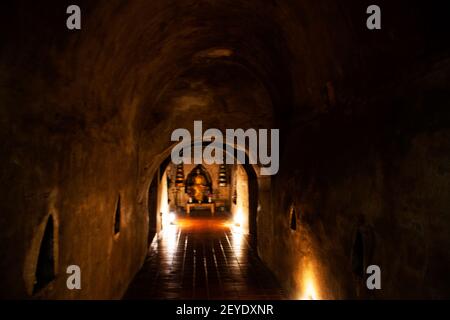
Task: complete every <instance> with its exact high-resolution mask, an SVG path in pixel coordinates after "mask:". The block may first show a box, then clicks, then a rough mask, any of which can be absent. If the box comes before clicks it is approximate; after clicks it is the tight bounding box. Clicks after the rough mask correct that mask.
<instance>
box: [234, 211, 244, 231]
mask: <svg viewBox="0 0 450 320" xmlns="http://www.w3.org/2000/svg"><path fill="white" fill-rule="evenodd" d="M233 220H234V224H235V225H236V226H238V227H241V226H242V223H243V222H244V214H243V213H242V209H241V208H239V209H237V210H236V213H235V214H234V217H233Z"/></svg>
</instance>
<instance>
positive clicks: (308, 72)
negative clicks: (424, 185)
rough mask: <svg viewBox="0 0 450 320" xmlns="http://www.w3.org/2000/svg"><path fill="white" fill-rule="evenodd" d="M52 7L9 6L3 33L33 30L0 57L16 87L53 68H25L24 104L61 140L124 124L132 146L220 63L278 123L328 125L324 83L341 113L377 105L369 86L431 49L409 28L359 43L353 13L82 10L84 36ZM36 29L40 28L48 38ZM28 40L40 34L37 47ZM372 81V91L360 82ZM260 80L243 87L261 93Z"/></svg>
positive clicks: (291, 4) (256, 7)
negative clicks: (234, 71)
mask: <svg viewBox="0 0 450 320" xmlns="http://www.w3.org/2000/svg"><path fill="white" fill-rule="evenodd" d="M54 2H55V4H54V5H53V6H52V8H51V10H48V9H47V8H41V7H40V6H39V5H37V4H36V5H31V6H32V8H31V9H33V10H31V9H30V8H28V7H29V6H30V4H29V3H26V1H18V2H17V3H16V4H14V5H12V4H10V6H13V9H12V10H10V11H9V13H10V16H9V17H7V18H5V19H4V20H3V21H2V23H5V24H11V25H13V26H14V25H17V24H18V22H17V21H16V20H15V18H14V16H15V15H16V16H18V15H20V16H22V15H24V12H25V19H21V20H20V21H24V20H25V21H26V22H25V23H26V25H27V28H24V27H23V26H22V25H21V26H20V27H18V29H19V32H20V34H21V37H19V38H20V39H21V41H20V42H17V41H16V40H15V39H14V38H12V36H11V37H9V38H8V37H7V39H9V41H10V42H11V46H10V47H9V48H8V50H5V52H3V53H2V55H3V56H4V57H5V58H6V61H8V60H9V61H8V63H9V65H10V68H11V70H9V74H10V75H11V77H12V78H13V79H14V80H18V81H19V82H20V81H21V80H20V79H15V78H14V77H16V76H15V74H16V72H15V71H19V72H17V74H20V73H21V72H22V69H20V68H21V67H20V66H22V65H23V64H24V63H25V64H26V65H28V64H30V62H32V61H33V59H35V58H38V59H39V60H41V61H48V62H49V63H48V64H39V65H33V64H32V63H31V65H30V66H29V67H28V68H29V69H30V71H33V72H31V77H32V78H31V79H30V82H31V83H32V84H33V85H34V88H35V89H31V88H32V87H33V86H32V85H31V84H30V85H26V84H24V85H23V86H24V87H25V88H24V90H25V91H27V90H28V91H30V92H25V93H26V94H27V96H31V97H32V96H37V95H41V94H42V92H47V96H48V98H47V99H39V102H33V99H30V100H31V104H33V107H31V108H29V109H28V110H26V111H25V110H24V112H27V113H28V114H29V117H31V118H33V117H34V116H36V117H38V115H39V113H41V112H46V113H47V116H46V119H44V121H42V120H41V121H39V122H40V123H41V125H43V126H46V127H47V128H49V130H53V131H56V132H58V130H61V131H63V132H62V133H63V134H69V133H68V132H67V131H68V130H67V129H65V127H66V123H67V122H70V128H71V130H70V131H71V132H77V131H84V132H86V131H89V130H91V129H90V128H95V129H92V130H96V129H97V128H98V127H101V128H102V129H103V130H105V131H106V133H105V135H107V134H108V132H109V131H108V130H110V131H111V130H113V129H112V127H113V126H114V124H113V125H109V124H110V123H112V122H114V121H116V122H121V123H123V124H126V125H125V126H124V127H126V128H128V129H129V130H131V131H132V132H129V134H130V135H133V136H139V135H141V130H142V129H144V128H146V127H148V125H149V124H151V123H152V122H158V121H159V120H160V119H159V118H158V116H161V115H163V114H167V113H169V112H171V109H170V107H169V106H170V105H171V104H161V103H159V102H160V101H170V100H171V98H172V100H174V99H175V97H176V96H178V95H179V94H180V90H171V89H170V88H176V87H177V84H180V85H181V84H183V83H184V82H186V81H189V77H191V78H192V80H196V81H203V82H205V83H208V82H211V81H213V80H214V77H216V76H217V73H218V70H217V69H216V68H215V66H219V69H220V66H222V67H223V65H224V63H233V64H237V65H240V66H241V67H242V68H244V69H246V70H248V72H249V73H251V74H252V75H253V77H254V78H256V80H257V82H259V83H261V84H262V85H263V86H264V89H265V91H267V94H268V95H269V96H270V100H271V102H272V104H273V106H272V107H273V110H276V112H275V113H274V114H273V118H274V119H275V120H279V119H282V118H283V119H286V118H289V117H286V115H290V114H291V112H297V113H299V114H304V115H305V119H309V118H310V117H311V116H312V115H315V114H321V113H323V111H324V101H323V99H324V98H323V91H324V88H326V86H327V83H328V84H331V85H332V86H333V88H336V91H335V94H336V99H337V100H339V101H342V102H343V104H345V105H346V104H348V103H349V101H357V102H358V103H359V102H361V101H360V100H361V96H364V95H365V94H367V93H369V92H370V94H373V92H374V90H373V87H372V85H375V87H377V86H380V83H381V84H383V85H384V84H386V78H389V79H393V78H394V77H393V76H392V74H393V73H394V71H395V70H398V69H399V68H402V67H403V68H405V67H407V66H408V65H409V64H410V62H411V60H412V58H413V57H415V56H416V55H417V53H418V52H419V49H418V48H420V47H421V46H422V45H423V44H424V43H423V39H422V38H420V37H419V38H417V39H416V38H415V39H412V37H411V34H410V33H413V32H410V33H409V31H411V30H414V29H417V28H418V27H420V26H418V25H417V23H416V24H409V25H408V26H407V29H408V30H405V26H403V24H399V23H392V24H391V30H392V32H391V34H390V36H389V37H391V38H392V39H391V38H389V37H388V36H386V35H385V34H383V35H381V36H379V35H370V34H364V35H362V34H360V33H358V32H357V30H360V29H361V28H360V27H359V25H358V24H357V23H360V21H361V12H363V13H364V12H365V8H364V5H363V4H361V3H360V2H358V1H352V5H350V4H349V5H348V6H342V5H339V4H337V3H335V2H333V1H324V2H323V3H322V2H321V3H316V2H314V1H306V0H305V1H288V0H286V1H269V0H265V1H250V0H244V1H239V2H236V1H231V0H222V1H207V0H204V1H190V0H186V1H178V2H172V1H166V0H159V1H158V0H155V1H132V2H127V3H124V2H122V1H118V0H115V1H96V2H95V3H94V2H92V1H80V2H79V5H80V6H81V7H83V30H82V32H78V33H67V30H64V28H61V27H60V23H61V17H60V12H61V11H62V12H65V9H66V8H65V5H64V4H61V3H58V2H57V1H54ZM404 3H408V4H409V2H407V1H399V3H398V4H395V5H392V8H390V12H391V14H390V16H393V15H396V16H397V17H398V18H399V20H402V21H411V20H412V19H413V18H415V16H416V15H417V14H418V12H420V8H418V9H417V8H416V9H415V10H413V9H411V10H409V11H406V12H404V11H402V8H403V4H404ZM24 8H28V9H29V10H24ZM358 10H360V12H359V11H358ZM31 11H32V12H35V16H33V15H31V16H30V13H29V12H31ZM14 12H15V15H14ZM37 17H42V20H45V22H44V23H43V26H41V27H39V25H38V24H39V23H41V24H42V20H40V19H38V18H37ZM388 18H391V17H387V19H388ZM400 18H401V19H400ZM389 22H392V21H389ZM9 28H10V27H9ZM5 29H8V28H5ZM28 30H36V32H35V33H34V35H33V38H31V37H30V35H29V34H28ZM38 40H39V41H38ZM405 43H407V46H404V48H402V47H401V46H403V45H404V44H405ZM49 47H50V48H52V49H51V50H48V48H49ZM349 48H350V50H349ZM387 48H389V49H387ZM15 52H21V53H20V54H19V55H17V54H15ZM392 52H396V54H395V55H393V54H392ZM372 59H376V61H377V63H376V64H374V63H373V62H374V60H372ZM383 62H386V63H385V64H384V63H383ZM383 65H384V67H380V66H383ZM49 66H53V68H49ZM15 68H18V69H17V70H15ZM222 69H223V68H222ZM199 70H202V71H201V72H199ZM190 72H192V75H189V73H190ZM367 74H370V75H371V78H370V80H367V79H365V81H359V79H361V77H365V76H366V75H367ZM388 74H389V77H387V75H388ZM18 76H19V75H18ZM253 77H248V76H247V77H245V76H244V77H243V78H245V79H247V80H248V81H252V82H254V81H255V79H253ZM202 78H203V79H202ZM381 79H382V81H380V80H381ZM224 80H225V79H224ZM229 81H230V82H233V81H232V79H229ZM240 81H241V82H243V80H240ZM347 82H351V83H352V86H348V85H347ZM229 86H230V88H231V87H233V86H234V84H233V83H230V84H229ZM247 86H248V85H247ZM234 87H235V86H234ZM168 88H169V89H168ZM337 89H339V91H337ZM211 91H212V90H211ZM260 91H261V92H262V90H260ZM162 93H163V94H164V95H165V96H164V97H162V96H161V94H162ZM171 94H173V95H174V96H173V97H170V95H171ZM197 95H198V93H197ZM215 96H218V94H216V95H215ZM35 100H37V99H35ZM44 100H45V101H44ZM86 106H89V107H88V108H87V107H86ZM179 106H180V104H179V103H178V107H179ZM245 107H246V106H245V105H242V106H241V108H242V110H245ZM345 107H348V106H347V105H346V106H345ZM325 111H326V108H325ZM15 112H21V111H15ZM248 113H249V114H250V113H251V112H248ZM61 115H63V116H61ZM152 117H153V119H152ZM248 118H250V116H248ZM277 122H278V121H277ZM280 125H282V123H281V124H280ZM55 128H56V129H55ZM87 133H88V134H92V133H90V132H87Z"/></svg>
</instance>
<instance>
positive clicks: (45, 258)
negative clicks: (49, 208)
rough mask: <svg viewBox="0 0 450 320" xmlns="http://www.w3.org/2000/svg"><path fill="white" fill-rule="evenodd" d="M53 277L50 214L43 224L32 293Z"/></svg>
mask: <svg viewBox="0 0 450 320" xmlns="http://www.w3.org/2000/svg"><path fill="white" fill-rule="evenodd" d="M54 278H55V252H54V223H53V217H52V216H51V215H50V216H49V217H48V220H47V224H46V226H45V231H44V236H43V238H42V241H41V247H40V250H39V257H38V262H37V266H36V274H35V282H34V288H33V294H35V293H37V292H38V291H40V290H41V289H43V288H44V287H46V286H47V285H48V284H49V283H50V282H51V281H52V280H53V279H54Z"/></svg>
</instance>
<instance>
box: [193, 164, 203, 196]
mask: <svg viewBox="0 0 450 320" xmlns="http://www.w3.org/2000/svg"><path fill="white" fill-rule="evenodd" d="M196 173H197V175H196V176H195V178H194V185H193V186H192V190H193V191H194V199H195V200H197V201H198V202H200V203H201V202H202V201H203V193H204V190H205V187H206V180H205V177H203V175H202V174H201V172H200V170H199V169H197V172H196Z"/></svg>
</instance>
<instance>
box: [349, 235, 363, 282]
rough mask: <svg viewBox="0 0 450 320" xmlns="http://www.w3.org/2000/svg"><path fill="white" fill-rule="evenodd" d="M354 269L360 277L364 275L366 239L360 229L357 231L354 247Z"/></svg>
mask: <svg viewBox="0 0 450 320" xmlns="http://www.w3.org/2000/svg"><path fill="white" fill-rule="evenodd" d="M352 270H353V273H354V274H355V275H356V276H358V277H363V276H364V239H363V235H362V233H361V231H360V230H358V231H357V232H356V236H355V242H354V243H353V249H352Z"/></svg>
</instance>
